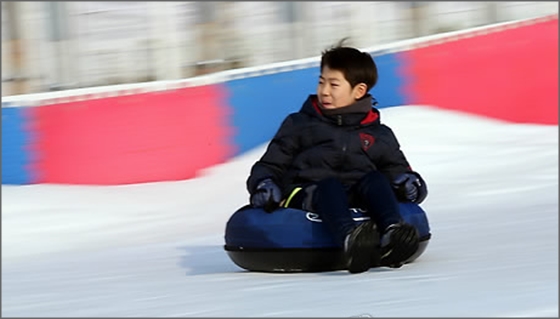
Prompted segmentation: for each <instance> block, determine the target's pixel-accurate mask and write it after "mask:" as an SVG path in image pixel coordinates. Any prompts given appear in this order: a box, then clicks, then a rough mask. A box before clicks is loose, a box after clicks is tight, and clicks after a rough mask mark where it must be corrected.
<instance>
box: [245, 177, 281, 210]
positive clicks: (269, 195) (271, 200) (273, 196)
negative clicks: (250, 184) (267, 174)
mask: <svg viewBox="0 0 560 319" xmlns="http://www.w3.org/2000/svg"><path fill="white" fill-rule="evenodd" d="M281 200H282V191H281V190H280V187H278V185H276V184H275V183H274V182H273V181H272V180H271V179H270V178H267V179H265V180H263V181H261V182H260V183H259V185H258V186H257V188H256V190H255V192H254V193H253V194H251V205H253V207H258V208H264V210H265V211H267V212H269V213H271V212H272V211H273V210H275V209H276V208H278V205H279V204H280V201H281Z"/></svg>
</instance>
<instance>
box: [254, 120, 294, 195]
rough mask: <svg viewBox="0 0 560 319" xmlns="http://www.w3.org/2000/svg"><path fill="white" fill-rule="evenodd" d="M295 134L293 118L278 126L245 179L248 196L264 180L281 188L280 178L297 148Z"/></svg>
mask: <svg viewBox="0 0 560 319" xmlns="http://www.w3.org/2000/svg"><path fill="white" fill-rule="evenodd" d="M297 132H298V130H297V129H296V126H295V123H294V116H293V115H290V116H288V117H287V118H286V119H285V120H284V121H283V122H282V124H281V125H280V128H279V129H278V131H277V132H276V134H275V135H274V137H273V138H272V140H271V141H270V143H269V144H268V147H267V149H266V151H265V153H264V154H263V156H262V157H261V158H260V160H258V161H257V162H256V163H255V164H254V165H253V167H252V168H251V173H250V175H249V177H248V179H247V190H248V191H249V193H250V194H252V193H253V192H254V191H255V188H256V187H257V185H258V183H259V182H260V181H262V180H264V179H266V178H271V179H272V180H273V181H274V182H275V183H276V184H278V185H279V186H281V185H280V181H281V180H282V176H283V174H284V172H286V170H287V168H288V167H289V166H290V165H291V163H292V159H293V157H294V155H295V154H296V152H297V150H298V148H299V138H298V135H297Z"/></svg>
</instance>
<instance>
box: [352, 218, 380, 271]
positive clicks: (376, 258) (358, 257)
mask: <svg viewBox="0 0 560 319" xmlns="http://www.w3.org/2000/svg"><path fill="white" fill-rule="evenodd" d="M344 254H345V257H346V262H347V267H348V271H349V272H350V273H352V274H356V273H361V272H364V271H367V270H369V269H370V268H371V267H372V265H378V264H379V263H380V256H381V254H380V251H379V235H378V233H377V231H376V229H375V224H373V223H372V222H371V221H366V222H363V223H361V224H360V225H358V226H357V227H356V228H354V229H353V230H352V231H351V232H350V233H349V234H348V235H347V236H346V239H345V240H344Z"/></svg>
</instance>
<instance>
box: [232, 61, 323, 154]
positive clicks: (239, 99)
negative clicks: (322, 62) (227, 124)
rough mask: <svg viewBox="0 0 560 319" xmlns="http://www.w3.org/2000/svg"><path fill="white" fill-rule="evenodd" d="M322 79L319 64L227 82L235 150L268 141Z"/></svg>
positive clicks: (242, 151)
mask: <svg viewBox="0 0 560 319" xmlns="http://www.w3.org/2000/svg"><path fill="white" fill-rule="evenodd" d="M318 81H319V68H317V67H314V68H307V69H301V70H294V71H288V72H282V73H276V74H268V75H262V76H257V77H252V78H245V79H239V80H232V81H229V82H227V83H225V85H226V88H227V89H228V91H229V105H230V107H231V108H232V110H233V118H232V125H233V126H234V128H235V130H236V132H235V138H234V142H235V145H236V147H237V150H236V154H235V155H239V154H241V153H244V152H246V151H248V150H250V149H251V148H253V147H255V146H258V145H260V144H262V143H265V142H268V141H269V140H270V139H271V138H272V137H273V136H274V134H275V133H276V131H277V130H278V128H279V127H280V124H281V123H282V121H283V120H284V118H285V117H286V116H287V115H288V114H290V113H292V112H297V111H299V109H300V108H301V106H302V104H303V102H304V101H305V99H306V98H307V96H308V95H309V94H313V93H314V92H315V90H316V85H317V82H318Z"/></svg>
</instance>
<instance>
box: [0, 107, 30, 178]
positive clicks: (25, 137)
mask: <svg viewBox="0 0 560 319" xmlns="http://www.w3.org/2000/svg"><path fill="white" fill-rule="evenodd" d="M29 111H30V110H29V109H28V108H25V107H5V105H4V104H3V105H2V184H16V185H22V184H31V183H32V182H33V176H32V174H31V170H30V163H31V154H30V150H29V148H28V146H29V145H30V143H31V139H30V138H31V134H30V132H29V131H28V130H26V126H27V121H28V116H27V114H28V112H29Z"/></svg>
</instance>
